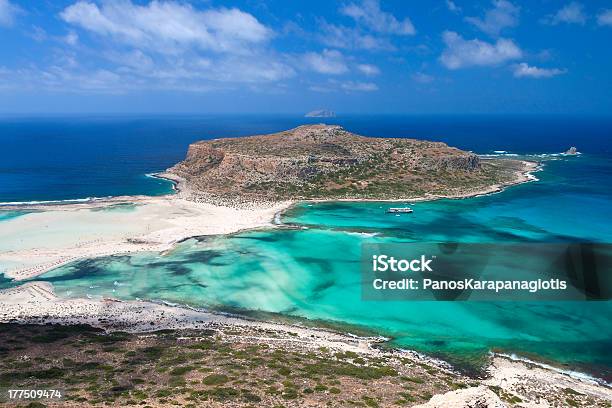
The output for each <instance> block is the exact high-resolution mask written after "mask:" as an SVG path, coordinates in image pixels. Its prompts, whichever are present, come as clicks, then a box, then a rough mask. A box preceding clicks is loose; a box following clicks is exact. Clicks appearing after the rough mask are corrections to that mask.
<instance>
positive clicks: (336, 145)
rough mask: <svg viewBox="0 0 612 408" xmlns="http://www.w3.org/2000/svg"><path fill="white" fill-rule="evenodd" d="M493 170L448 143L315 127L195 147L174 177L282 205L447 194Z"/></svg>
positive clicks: (203, 191) (216, 192)
mask: <svg viewBox="0 0 612 408" xmlns="http://www.w3.org/2000/svg"><path fill="white" fill-rule="evenodd" d="M489 167H490V166H486V165H485V166H483V163H482V161H481V160H480V158H479V157H478V156H477V155H475V154H473V153H469V152H465V151H462V150H459V149H456V148H453V147H449V146H447V145H446V144H444V143H439V142H428V141H421V140H413V139H396V138H374V137H364V136H359V135H356V134H353V133H350V132H347V131H346V130H344V129H343V128H341V127H339V126H328V125H309V126H300V127H297V128H295V129H291V130H288V131H285V132H280V133H274V134H269V135H259V136H250V137H241V138H228V139H215V140H206V141H201V142H197V143H194V144H192V145H191V146H190V147H189V151H188V153H187V158H186V159H185V160H184V161H182V162H180V163H178V164H177V165H175V166H174V167H172V168H171V169H170V170H169V172H170V173H174V174H176V175H178V176H180V177H182V178H184V179H185V181H186V183H187V184H188V186H189V188H190V190H191V191H192V193H193V194H195V195H201V196H204V197H219V198H225V199H238V198H242V199H244V200H249V199H259V200H271V201H275V200H285V199H317V198H321V199H345V198H355V199H358V198H370V199H375V198H380V199H401V198H410V197H415V196H422V195H424V194H427V193H431V194H446V193H452V192H453V191H455V190H457V189H462V188H481V187H483V186H485V185H487V183H488V184H492V181H493V179H494V178H495V177H494V176H495V175H494V174H493V172H492V171H491V170H492V169H491V168H489Z"/></svg>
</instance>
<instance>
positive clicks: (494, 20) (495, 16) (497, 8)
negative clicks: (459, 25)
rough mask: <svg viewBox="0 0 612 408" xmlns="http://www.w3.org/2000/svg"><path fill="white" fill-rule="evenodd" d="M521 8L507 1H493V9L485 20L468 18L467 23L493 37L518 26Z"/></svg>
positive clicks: (486, 15)
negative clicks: (506, 29)
mask: <svg viewBox="0 0 612 408" xmlns="http://www.w3.org/2000/svg"><path fill="white" fill-rule="evenodd" d="M519 13H520V8H519V7H517V6H515V5H514V4H512V3H510V2H509V1H507V0H493V8H492V9H490V10H488V11H487V12H486V13H485V16H484V18H479V17H466V19H465V20H466V21H467V22H468V23H471V24H473V25H475V26H476V27H478V29H480V30H481V31H482V32H484V33H487V34H489V35H492V36H498V35H499V33H500V32H501V31H502V30H503V29H505V28H508V27H514V26H516V25H517V24H518V20H519Z"/></svg>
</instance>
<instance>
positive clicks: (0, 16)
mask: <svg viewBox="0 0 612 408" xmlns="http://www.w3.org/2000/svg"><path fill="white" fill-rule="evenodd" d="M20 10H21V9H20V8H19V7H17V6H15V5H14V4H12V3H11V2H10V1H9V0H0V27H10V26H12V25H13V23H14V21H15V16H16V15H17V14H18V13H19V11H20Z"/></svg>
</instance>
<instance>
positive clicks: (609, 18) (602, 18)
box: [597, 9, 612, 26]
mask: <svg viewBox="0 0 612 408" xmlns="http://www.w3.org/2000/svg"><path fill="white" fill-rule="evenodd" d="M597 24H599V25H600V26H606V25H607V26H612V9H607V10H604V11H602V12H601V13H599V15H597Z"/></svg>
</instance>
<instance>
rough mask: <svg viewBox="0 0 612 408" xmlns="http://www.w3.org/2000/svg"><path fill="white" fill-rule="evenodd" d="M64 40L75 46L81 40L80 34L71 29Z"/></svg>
mask: <svg viewBox="0 0 612 408" xmlns="http://www.w3.org/2000/svg"><path fill="white" fill-rule="evenodd" d="M64 41H65V42H66V44H68V45H72V46H74V45H77V43H78V42H79V36H78V35H77V33H75V32H74V31H69V32H68V34H66V36H65V37H64Z"/></svg>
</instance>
